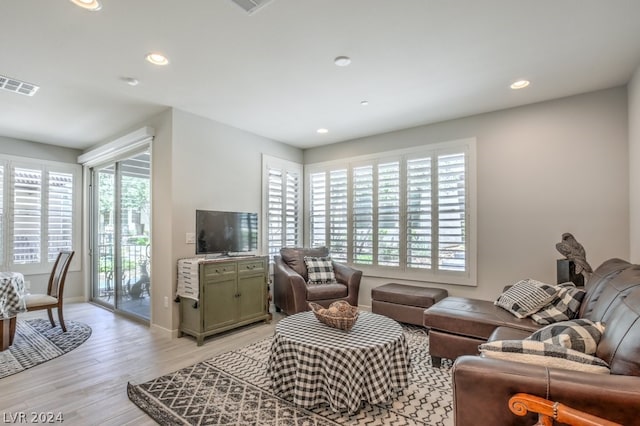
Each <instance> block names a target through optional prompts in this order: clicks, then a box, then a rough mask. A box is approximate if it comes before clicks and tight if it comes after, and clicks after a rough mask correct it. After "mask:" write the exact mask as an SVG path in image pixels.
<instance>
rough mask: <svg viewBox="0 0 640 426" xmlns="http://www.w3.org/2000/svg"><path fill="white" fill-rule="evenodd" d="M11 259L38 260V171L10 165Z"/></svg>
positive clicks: (39, 214) (39, 213)
mask: <svg viewBox="0 0 640 426" xmlns="http://www.w3.org/2000/svg"><path fill="white" fill-rule="evenodd" d="M12 185H13V194H14V195H13V215H14V216H13V263H16V264H29V263H40V253H41V247H42V246H41V238H42V229H41V228H42V220H41V218H42V171H41V170H33V169H26V168H20V167H14V168H13V179H12Z"/></svg>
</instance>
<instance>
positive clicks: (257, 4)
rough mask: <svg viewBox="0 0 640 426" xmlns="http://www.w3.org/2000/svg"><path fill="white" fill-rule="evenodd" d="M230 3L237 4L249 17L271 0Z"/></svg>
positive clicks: (235, 1)
mask: <svg viewBox="0 0 640 426" xmlns="http://www.w3.org/2000/svg"><path fill="white" fill-rule="evenodd" d="M231 1H232V2H234V3H235V4H237V5H238V6H240V7H241V8H242V9H244V11H245V12H247V13H248V14H249V15H251V14H252V13H254V12H255V11H256V10H258V9H260V8H261V7H263V6H264V5H266V4H267V3H269V2H271V0H231Z"/></svg>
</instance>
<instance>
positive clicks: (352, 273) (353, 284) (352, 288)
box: [332, 262, 362, 306]
mask: <svg viewBox="0 0 640 426" xmlns="http://www.w3.org/2000/svg"><path fill="white" fill-rule="evenodd" d="M332 263H333V272H334V273H335V274H336V281H338V282H339V283H342V284H346V286H347V288H348V292H349V297H348V298H347V302H349V304H350V305H351V306H358V293H359V292H360V280H361V279H362V271H359V270H357V269H355V268H352V267H351V266H349V265H345V264H342V263H336V262H332Z"/></svg>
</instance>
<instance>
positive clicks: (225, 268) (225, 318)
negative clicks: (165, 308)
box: [179, 256, 271, 346]
mask: <svg viewBox="0 0 640 426" xmlns="http://www.w3.org/2000/svg"><path fill="white" fill-rule="evenodd" d="M268 274H269V265H268V262H267V257H266V256H250V257H249V256H248V257H241V258H233V259H229V258H223V259H210V260H204V261H202V262H201V263H200V265H199V269H198V279H199V287H200V288H199V293H200V295H199V299H200V300H199V301H195V300H193V299H188V298H181V299H180V329H179V336H183V335H184V334H188V335H190V336H193V337H195V338H196V339H197V342H198V346H200V345H202V343H203V341H204V338H205V337H207V336H211V335H213V334H217V333H222V332H223V331H227V330H231V329H233V328H236V327H240V326H243V325H247V324H251V323H254V322H258V321H265V322H269V321H270V320H271V314H270V313H269V284H268V282H269V281H268Z"/></svg>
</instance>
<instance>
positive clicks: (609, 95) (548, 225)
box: [304, 87, 629, 306]
mask: <svg viewBox="0 0 640 426" xmlns="http://www.w3.org/2000/svg"><path fill="white" fill-rule="evenodd" d="M465 137H476V138H477V153H478V167H477V170H478V196H477V199H478V283H477V284H478V285H477V287H475V288H473V287H463V286H454V285H449V286H447V285H433V286H434V287H441V288H447V290H449V293H450V294H452V295H459V296H468V297H476V298H482V299H487V300H491V299H494V298H495V297H496V296H497V295H498V294H499V293H500V291H501V290H502V288H503V286H504V285H506V284H510V283H513V282H515V281H517V280H519V279H522V278H526V277H531V278H536V279H539V280H542V281H546V282H555V279H556V259H558V258H561V257H562V256H561V255H560V254H559V253H558V252H557V251H556V249H555V244H556V243H557V242H559V241H560V237H561V234H562V233H563V232H571V233H573V234H574V235H575V236H576V238H577V239H578V241H580V242H581V243H582V244H583V245H584V247H585V249H586V252H587V260H588V261H589V262H590V263H591V265H592V266H593V267H597V266H598V265H599V264H600V263H602V262H603V261H604V260H606V259H608V258H611V257H621V258H625V259H628V258H629V161H628V158H627V155H628V148H627V147H628V144H627V97H626V89H625V88H623V87H621V88H616V89H610V90H603V91H598V92H594V93H589V94H584V95H579V96H573V97H569V98H564V99H559V100H554V101H550V102H543V103H538V104H534V105H529V106H524V107H519V108H513V109H508V110H503V111H498V112H493V113H488V114H482V115H477V116H473V117H468V118H463V119H458V120H451V121H447V122H443V123H438V124H433V125H428V126H422V127H416V128H412V129H406V130H401V131H397V132H392V133H387V134H381V135H376V136H371V137H366V138H362V139H358V140H353V141H349V142H344V143H339V144H334V145H331V146H326V147H318V148H314V149H309V150H306V151H305V155H304V162H305V164H309V163H314V162H319V161H328V160H333V159H336V158H344V157H350V156H355V155H362V154H368V153H373V152H379V151H386V150H392V149H398V148H406V147H412V146H417V145H421V144H427V143H435V142H442V141H448V140H455V139H460V138H465ZM389 281H391V280H389V279H379V278H373V277H365V278H364V279H363V282H362V287H361V292H360V295H361V296H360V303H361V304H362V305H364V306H367V305H370V290H371V288H372V287H375V286H377V285H379V284H382V283H384V282H389ZM399 282H402V281H399ZM423 285H429V284H427V283H424V284H423Z"/></svg>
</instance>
